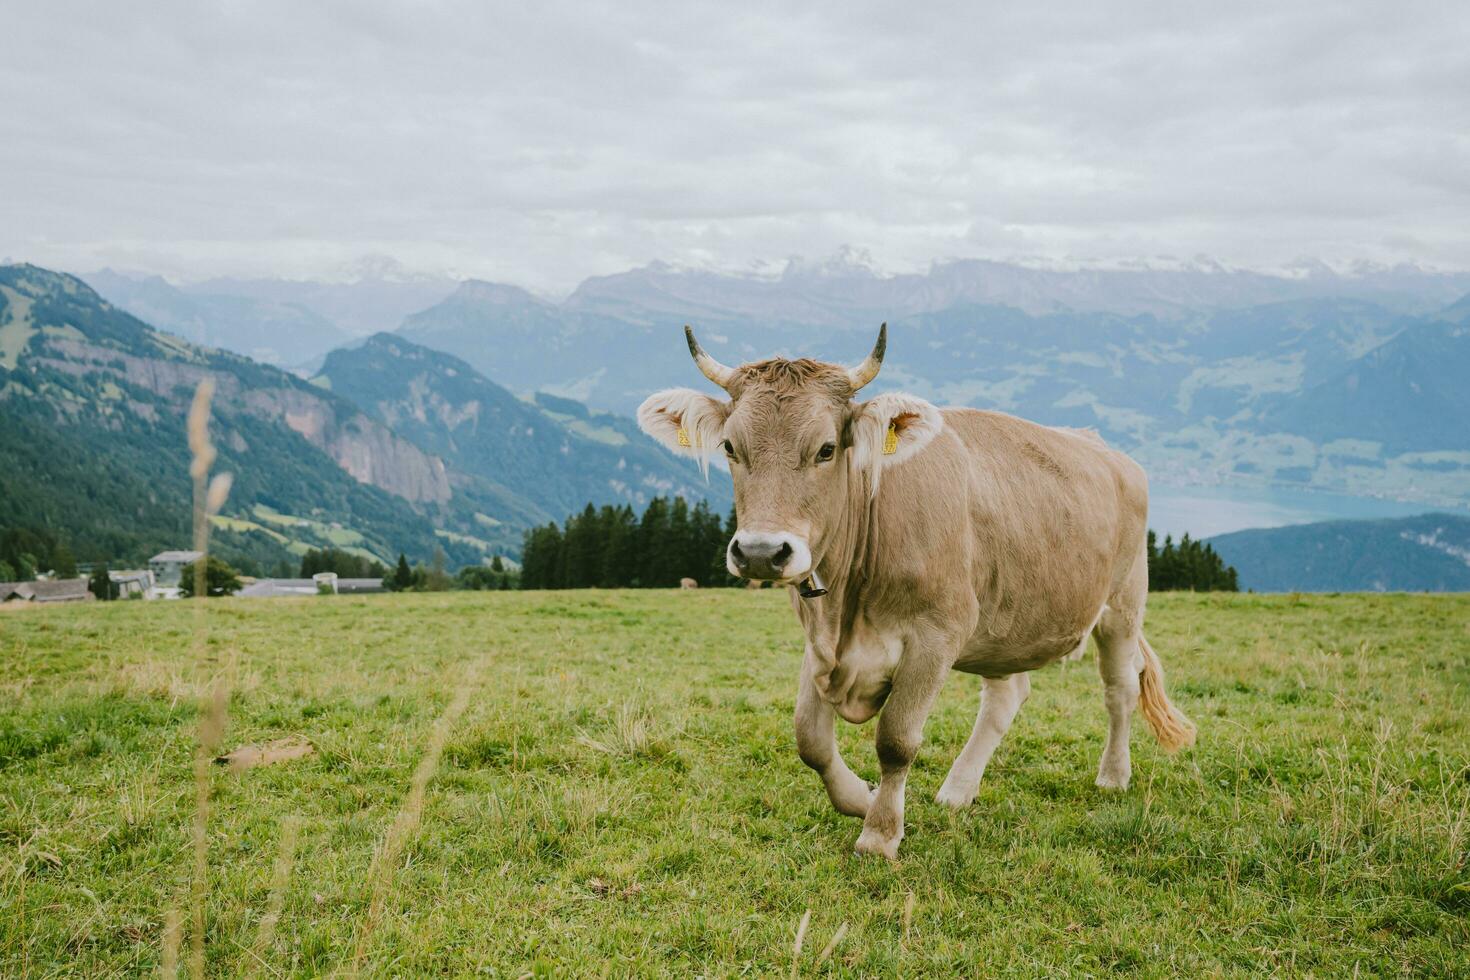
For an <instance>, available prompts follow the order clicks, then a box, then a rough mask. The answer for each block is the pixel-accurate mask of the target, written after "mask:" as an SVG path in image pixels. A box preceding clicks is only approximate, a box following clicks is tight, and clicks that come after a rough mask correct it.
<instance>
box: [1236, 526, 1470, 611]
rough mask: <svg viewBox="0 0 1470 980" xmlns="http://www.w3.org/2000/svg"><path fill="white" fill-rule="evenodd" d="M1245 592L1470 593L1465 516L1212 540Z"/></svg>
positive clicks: (1266, 530) (1297, 528)
mask: <svg viewBox="0 0 1470 980" xmlns="http://www.w3.org/2000/svg"><path fill="white" fill-rule="evenodd" d="M1209 543H1210V544H1211V545H1213V546H1214V548H1215V551H1217V552H1218V553H1219V554H1220V557H1221V558H1223V559H1224V560H1225V562H1226V563H1227V564H1230V565H1233V566H1235V569H1236V571H1237V572H1238V573H1239V576H1240V587H1241V588H1242V589H1254V590H1255V591H1257V592H1362V591H1368V592H1383V591H1402V592H1419V591H1430V592H1464V591H1470V518H1467V517H1463V516H1459V515H1455V514H1420V515H1418V516H1416V517H1405V518H1397V519H1392V520H1370V521H1323V522H1320V523H1316V524H1298V525H1293V526H1290V527H1276V528H1261V529H1254V530H1249V531H1236V532H1234V533H1232V534H1222V535H1219V536H1218V537H1214V538H1210V539H1209Z"/></svg>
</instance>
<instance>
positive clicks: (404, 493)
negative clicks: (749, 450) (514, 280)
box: [0, 265, 729, 568]
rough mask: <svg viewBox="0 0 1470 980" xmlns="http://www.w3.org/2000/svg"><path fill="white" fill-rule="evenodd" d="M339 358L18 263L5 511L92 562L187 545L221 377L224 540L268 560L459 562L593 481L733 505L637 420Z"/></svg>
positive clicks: (2, 351) (477, 556) (9, 270)
mask: <svg viewBox="0 0 1470 980" xmlns="http://www.w3.org/2000/svg"><path fill="white" fill-rule="evenodd" d="M331 360H332V364H331V366H330V367H329V368H328V369H326V370H324V371H323V373H322V374H320V375H319V376H318V377H317V378H316V379H315V381H314V382H308V381H307V380H305V379H302V378H299V377H297V376H295V375H293V374H290V373H288V372H285V371H282V370H280V369H278V368H276V367H273V366H270V365H266V364H262V363H259V362H257V361H253V360H251V359H249V358H247V357H244V356H241V355H239V354H235V353H230V352H227V351H221V350H216V349H213V348H209V347H205V346H202V345H197V344H193V343H190V342H188V341H186V340H184V339H182V338H180V337H178V336H176V335H174V334H171V333H167V332H162V331H158V330H155V329H154V328H152V327H151V326H149V325H148V324H146V323H144V322H142V321H141V320H140V319H138V318H137V317H134V316H132V315H130V314H128V313H125V312H123V311H122V310H120V309H118V308H117V307H115V306H113V305H112V304H110V303H108V302H106V301H104V300H102V299H101V298H100V297H99V296H98V295H97V294H96V293H95V292H94V291H93V290H92V289H91V288H90V287H89V286H87V285H86V284H85V283H83V282H82V281H81V280H79V279H77V278H75V277H73V276H68V275H65V274H61V273H55V272H50V271H47V270H44V269H39V268H36V267H34V266H24V265H22V266H5V267H0V419H3V422H4V424H3V425H0V499H3V500H4V501H5V507H4V517H3V522H4V523H5V524H7V525H14V526H28V527H34V528H39V529H45V530H48V531H51V532H53V533H56V532H59V533H60V534H61V535H63V536H65V537H68V538H70V539H71V541H72V542H73V545H72V549H73V551H74V552H75V553H76V555H77V557H78V558H81V559H83V560H87V559H111V560H118V559H124V558H125V559H129V560H137V559H140V558H144V557H146V556H147V554H150V553H152V551H155V550H161V549H163V548H165V547H179V546H182V545H184V544H186V543H187V540H188V523H189V517H188V514H189V499H190V488H189V486H188V483H187V476H186V474H187V468H188V461H187V450H186V448H185V443H186V440H185V438H184V433H183V417H184V413H185V411H186V409H187V405H188V402H189V399H190V397H191V396H192V393H193V390H194V388H195V387H196V386H197V384H198V383H199V381H200V380H201V379H203V378H205V377H210V378H213V379H214V381H215V384H216V395H215V400H214V407H213V423H212V426H213V428H212V432H213V437H214V440H215V442H216V444H217V445H218V447H219V453H220V458H219V462H218V463H217V467H218V468H219V469H221V470H228V471H231V472H232V473H233V474H234V476H235V485H234V489H233V491H232V492H231V495H230V500H229V503H228V504H227V506H226V508H225V511H224V512H223V514H222V515H221V517H220V518H219V520H218V521H217V533H218V534H219V538H218V541H219V546H220V550H221V551H222V552H223V553H225V554H226V555H227V556H230V557H232V558H234V559H236V560H237V561H241V562H242V563H248V564H250V565H252V566H257V567H261V568H269V567H272V566H273V565H275V564H278V563H280V562H281V561H285V560H289V559H290V557H291V556H293V555H298V554H300V553H301V552H303V551H305V550H306V548H308V547H322V546H326V545H332V546H336V547H342V548H346V549H348V550H353V551H357V552H359V553H362V554H365V555H372V556H373V557H375V558H378V559H384V560H386V559H391V558H392V557H393V556H394V555H396V554H397V552H399V551H404V552H406V553H408V554H409V555H410V556H412V557H415V558H418V559H426V558H427V557H428V555H429V553H430V552H431V551H433V550H434V548H435V547H436V546H437V547H440V548H442V549H443V550H444V551H445V552H446V553H447V555H448V557H449V559H450V560H451V561H452V562H454V563H465V562H475V561H478V560H481V559H482V558H488V557H489V556H490V555H492V554H495V553H502V552H511V553H513V552H514V551H515V550H516V549H517V548H518V546H519V542H520V535H521V532H522V531H523V530H524V529H525V528H527V527H529V526H531V525H533V524H536V523H540V522H543V521H545V520H549V519H554V518H561V517H563V516H565V513H566V512H567V511H568V510H570V509H573V508H570V507H569V508H565V509H563V508H562V503H563V500H562V498H559V497H557V496H556V495H555V494H547V493H546V492H545V488H546V486H547V485H552V486H557V487H568V488H575V492H574V494H573V495H574V496H575V500H576V506H577V507H580V506H581V505H582V504H585V503H586V502H587V500H589V499H590V500H593V501H594V502H598V503H621V502H629V503H634V504H642V503H643V502H645V501H646V500H648V499H649V498H651V497H652V496H654V495H656V494H660V493H677V494H682V495H684V496H686V497H689V498H691V499H697V498H700V497H705V498H708V499H710V500H711V501H712V503H714V504H715V505H716V506H718V507H721V508H723V507H725V506H727V505H728V500H729V496H728V491H727V490H725V489H724V487H723V485H722V484H720V483H719V482H717V481H710V482H706V481H705V480H704V479H703V478H702V477H701V476H700V474H699V473H698V471H697V470H696V469H695V468H694V467H693V465H692V464H690V463H688V462H687V461H683V460H678V459H675V458H674V457H673V456H671V455H669V454H668V453H666V452H664V451H663V450H662V449H660V448H658V447H657V446H656V445H655V444H654V443H652V442H651V441H650V440H648V439H647V438H646V437H644V436H643V435H642V434H641V433H639V432H638V431H637V429H636V427H635V426H634V425H633V424H632V423H631V422H629V421H628V420H626V419H616V418H611V417H609V416H606V415H604V414H599V413H593V412H590V411H588V410H587V409H586V408H585V407H584V406H581V405H577V404H573V403H568V402H565V401H562V400H557V399H550V398H548V399H545V400H544V402H543V403H537V402H534V401H531V402H522V401H519V400H518V399H517V398H516V397H515V396H514V395H512V394H510V393H509V392H508V391H506V390H505V389H503V388H501V387H499V386H497V385H495V384H493V383H492V382H490V381H489V380H487V379H485V378H484V377H482V376H480V375H478V374H477V373H476V372H475V371H474V370H473V369H472V368H470V367H469V366H468V365H466V364H464V363H463V362H458V361H455V360H454V359H453V358H450V357H448V356H446V355H442V354H438V353H435V352H432V351H427V350H424V349H422V348H419V347H416V346H415V345H413V344H412V343H410V342H408V341H406V340H404V339H402V338H392V337H386V336H377V337H371V338H368V339H367V341H366V342H364V343H362V344H360V345H359V346H357V347H356V348H353V349H347V350H341V351H338V352H337V353H336V354H334V355H333V357H332V359H331ZM337 387H341V388H343V389H345V390H347V391H350V392H353V393H354V394H356V395H358V396H359V397H361V398H363V401H364V403H365V405H366V406H367V407H366V408H364V407H360V406H359V404H358V403H357V402H356V401H354V400H353V399H352V398H350V397H347V396H344V394H342V393H341V392H339V391H336V390H334V389H335V388H337ZM482 422H483V424H481V423H482ZM395 426H398V427H401V429H402V431H398V429H397V428H395ZM567 492H568V493H572V492H573V491H571V490H568V491H567ZM567 499H571V498H570V497H568V498H567Z"/></svg>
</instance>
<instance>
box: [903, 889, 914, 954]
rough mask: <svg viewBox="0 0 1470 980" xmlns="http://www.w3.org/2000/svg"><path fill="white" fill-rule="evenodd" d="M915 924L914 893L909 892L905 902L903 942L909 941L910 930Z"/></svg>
mask: <svg viewBox="0 0 1470 980" xmlns="http://www.w3.org/2000/svg"><path fill="white" fill-rule="evenodd" d="M913 924H914V893H913V892H909V897H908V898H906V899H904V900H903V941H904V942H908V941H909V929H910V928H912V927H913Z"/></svg>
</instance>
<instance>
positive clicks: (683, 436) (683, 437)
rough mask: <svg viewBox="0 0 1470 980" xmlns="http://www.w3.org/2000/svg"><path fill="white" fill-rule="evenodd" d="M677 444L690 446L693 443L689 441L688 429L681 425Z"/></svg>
mask: <svg viewBox="0 0 1470 980" xmlns="http://www.w3.org/2000/svg"><path fill="white" fill-rule="evenodd" d="M679 445H681V446H692V445H693V443H691V442H690V441H689V430H688V429H686V428H684V427H683V426H682V425H681V426H679Z"/></svg>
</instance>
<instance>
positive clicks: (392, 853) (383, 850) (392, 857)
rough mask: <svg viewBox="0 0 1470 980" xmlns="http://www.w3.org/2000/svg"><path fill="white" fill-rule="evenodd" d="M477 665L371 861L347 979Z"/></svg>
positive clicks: (358, 962)
mask: <svg viewBox="0 0 1470 980" xmlns="http://www.w3.org/2000/svg"><path fill="white" fill-rule="evenodd" d="M479 668H480V665H479V664H478V663H476V664H473V665H471V666H470V667H469V668H468V669H467V670H466V673H465V677H464V678H463V679H462V680H461V681H460V683H459V685H458V686H457V688H456V690H455V693H454V698H453V700H451V701H450V702H449V707H447V708H445V709H444V714H442V715H440V716H439V720H438V721H437V722H435V724H434V730H433V731H432V732H431V733H430V735H429V742H428V744H427V745H426V746H425V747H424V755H423V758H422V759H420V760H419V764H418V768H417V769H415V770H414V773H413V779H412V780H410V782H409V788H408V796H406V797H405V798H404V800H403V806H402V807H400V808H399V810H398V816H397V817H396V818H395V819H394V821H393V825H392V826H391V827H389V828H388V833H387V835H386V836H385V837H384V838H383V843H382V844H381V845H380V846H379V848H378V853H377V854H376V855H375V856H374V858H373V863H372V867H370V868H369V869H368V880H369V881H371V882H372V885H373V892H372V899H371V901H370V902H369V903H368V911H367V917H366V918H365V919H364V920H363V922H362V925H361V926H360V927H359V928H358V933H357V942H356V944H355V947H356V948H355V951H354V953H353V956H352V963H351V965H350V966H349V967H348V969H347V971H346V973H347V975H348V976H349V977H355V976H357V975H358V972H359V971H360V970H361V968H362V959H363V954H364V953H365V952H366V951H367V944H368V941H369V939H371V937H372V934H373V932H374V931H375V930H376V929H377V927H378V923H379V922H380V921H381V919H382V917H383V910H384V908H385V907H386V906H387V904H388V896H389V895H390V894H391V892H392V890H393V874H394V870H395V869H396V868H397V865H398V861H399V859H400V857H402V855H403V849H404V847H406V846H407V845H408V842H409V839H410V838H412V837H413V835H414V833H415V832H417V830H418V827H419V822H420V820H421V819H422V818H423V814H424V795H425V793H426V792H427V790H428V787H429V781H430V780H432V779H433V778H434V774H435V773H436V772H437V771H438V769H439V757H440V756H441V755H443V754H444V743H445V742H447V741H448V740H449V733H450V731H451V730H452V729H453V728H454V724H455V722H457V721H458V720H459V716H460V715H462V714H464V709H465V708H466V707H468V706H469V703H470V695H471V694H473V693H474V691H475V689H476V687H477V682H478V679H479V673H480V669H479Z"/></svg>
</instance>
